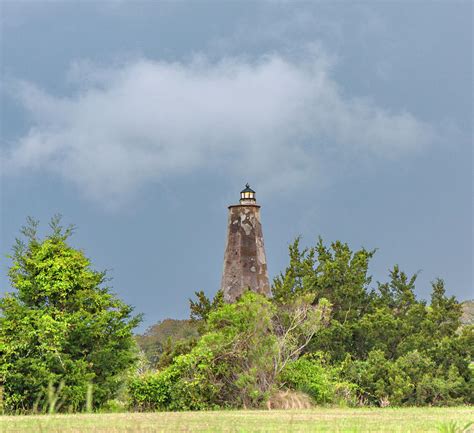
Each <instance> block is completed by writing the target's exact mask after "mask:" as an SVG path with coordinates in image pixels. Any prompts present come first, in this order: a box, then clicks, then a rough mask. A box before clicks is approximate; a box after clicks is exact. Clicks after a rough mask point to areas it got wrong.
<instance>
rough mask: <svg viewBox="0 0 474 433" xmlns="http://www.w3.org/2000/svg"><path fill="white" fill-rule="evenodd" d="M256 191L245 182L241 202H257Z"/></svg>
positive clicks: (241, 192)
mask: <svg viewBox="0 0 474 433" xmlns="http://www.w3.org/2000/svg"><path fill="white" fill-rule="evenodd" d="M256 201H257V200H256V199H255V191H254V190H253V189H252V188H250V185H249V184H248V183H247V184H245V188H244V189H243V190H242V191H240V204H255V203H256Z"/></svg>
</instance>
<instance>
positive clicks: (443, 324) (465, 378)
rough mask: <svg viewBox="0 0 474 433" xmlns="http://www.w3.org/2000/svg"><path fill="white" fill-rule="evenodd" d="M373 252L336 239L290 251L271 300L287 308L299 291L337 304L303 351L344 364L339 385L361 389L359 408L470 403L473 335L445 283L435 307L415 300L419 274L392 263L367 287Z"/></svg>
mask: <svg viewBox="0 0 474 433" xmlns="http://www.w3.org/2000/svg"><path fill="white" fill-rule="evenodd" d="M373 254H374V252H373V251H367V250H365V249H362V250H359V251H356V252H352V251H351V250H350V248H349V247H348V245H347V244H343V243H341V242H335V243H333V244H332V245H331V247H327V246H325V245H324V244H323V242H322V240H321V239H320V240H319V242H318V243H317V245H316V246H315V247H313V248H309V249H301V248H300V246H299V240H296V241H295V243H294V244H293V245H291V247H290V264H289V266H288V268H287V269H286V271H285V272H284V273H282V274H281V275H280V276H279V277H278V278H276V279H275V283H274V290H273V294H274V299H275V302H277V303H286V302H288V301H289V300H291V299H292V298H293V297H294V296H297V295H300V294H301V293H310V294H311V295H313V296H314V299H315V302H317V301H318V299H321V298H323V297H324V298H327V299H328V300H329V301H330V302H331V304H332V315H331V320H330V323H329V326H327V327H324V328H321V329H320V330H319V331H318V332H317V333H316V334H315V336H314V337H313V339H312V341H311V343H310V344H309V345H308V346H307V347H306V351H307V352H309V353H318V352H323V353H325V355H326V356H327V357H329V360H330V364H331V365H332V366H337V367H340V369H341V370H340V371H341V373H340V375H341V377H340V380H342V381H349V382H352V383H353V384H354V385H356V386H357V395H358V399H359V402H360V403H369V404H380V405H389V404H392V405H413V404H435V405H436V404H452V403H460V402H472V401H473V397H474V396H473V382H472V372H471V370H470V369H469V364H470V362H471V360H472V357H473V348H474V336H473V335H474V334H473V328H472V327H469V326H467V327H463V328H460V325H461V322H460V318H461V314H462V309H461V305H460V304H459V303H458V302H457V301H456V299H455V298H454V297H447V296H446V293H445V287H444V283H443V281H442V280H440V279H437V280H435V281H434V282H433V283H432V293H431V302H430V303H429V304H427V303H426V302H425V301H423V300H418V299H417V298H416V296H415V283H416V275H414V276H412V277H408V276H407V275H406V274H405V273H404V272H402V271H400V269H399V268H398V266H395V267H394V268H393V269H392V270H391V272H390V280H389V281H388V282H387V283H377V285H376V288H375V289H371V288H370V284H371V278H370V277H369V275H368V265H369V260H370V258H371V257H372V256H373Z"/></svg>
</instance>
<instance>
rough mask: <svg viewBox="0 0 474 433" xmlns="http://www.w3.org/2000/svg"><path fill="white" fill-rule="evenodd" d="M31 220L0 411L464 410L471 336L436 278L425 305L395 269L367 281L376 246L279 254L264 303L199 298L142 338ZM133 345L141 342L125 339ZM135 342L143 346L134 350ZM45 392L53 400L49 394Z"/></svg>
mask: <svg viewBox="0 0 474 433" xmlns="http://www.w3.org/2000/svg"><path fill="white" fill-rule="evenodd" d="M36 229H37V222H35V221H33V220H30V221H29V225H27V226H26V227H25V228H24V229H23V230H22V233H23V235H24V241H18V242H17V244H16V246H15V248H14V252H13V254H12V262H13V263H12V266H11V268H10V271H9V276H10V280H11V284H12V287H13V289H14V290H13V292H12V293H10V294H7V295H6V296H5V297H3V298H2V299H1V300H0V387H1V388H0V391H1V393H0V395H2V397H1V399H0V402H1V403H0V405H1V406H0V407H1V410H3V411H4V412H8V413H15V412H32V411H47V410H48V407H49V408H51V401H50V397H51V394H54V408H55V410H60V411H82V410H117V409H121V410H126V409H132V410H200V409H215V408H239V407H246V408H250V407H278V404H280V403H281V400H282V399H284V398H286V397H288V398H290V397H291V400H292V401H294V400H295V398H297V397H298V396H299V397H298V398H300V399H306V400H308V401H309V400H311V401H312V402H313V404H342V405H351V406H356V405H374V406H403V405H452V404H463V403H472V402H473V401H474V388H473V381H472V370H471V369H470V365H471V360H472V358H473V352H472V351H473V347H474V332H473V327H472V325H466V326H461V316H462V309H461V305H460V303H459V302H458V301H457V300H456V299H455V298H454V297H448V296H446V293H445V287H444V283H443V281H442V280H440V279H437V280H434V281H433V283H432V290H431V299H430V301H429V302H425V301H423V300H420V299H417V297H416V296H415V283H416V275H414V276H407V275H406V274H405V273H404V272H402V271H401V270H400V269H399V268H398V267H397V266H395V267H394V268H393V269H392V270H391V271H390V274H389V279H388V281H387V282H384V283H379V282H377V283H373V282H372V281H371V278H370V276H369V274H368V266H369V262H370V260H371V258H372V257H373V255H374V251H368V250H365V249H361V250H358V251H352V250H351V249H350V248H349V247H348V245H347V244H344V243H341V242H334V243H332V244H331V245H329V246H327V245H325V244H324V243H323V241H322V240H321V239H320V240H319V241H318V242H317V244H316V245H315V246H314V247H311V248H301V247H300V242H299V240H296V241H295V242H294V243H293V244H292V245H291V246H290V249H289V265H288V267H287V269H286V270H285V271H284V272H282V273H281V274H280V275H279V276H278V277H277V278H276V279H275V280H274V283H273V297H272V298H271V299H266V298H264V297H262V296H260V295H257V294H255V293H253V292H247V293H245V294H244V295H243V296H242V297H241V298H240V299H239V300H238V301H237V302H236V303H234V304H225V303H223V301H222V294H221V293H220V292H217V294H216V296H215V297H214V298H213V299H208V298H207V297H206V296H205V295H204V293H203V292H197V293H196V297H195V298H194V299H193V300H191V302H190V310H191V317H190V320H189V321H185V322H179V321H172V320H167V321H163V322H162V323H160V324H157V325H155V327H153V328H151V329H149V330H148V332H147V333H145V335H143V336H138V337H134V336H133V334H132V332H133V329H134V327H135V326H136V325H137V324H138V323H139V320H140V317H139V316H134V315H133V312H132V308H131V307H129V306H127V305H125V304H124V303H123V302H121V301H120V300H118V299H117V297H116V296H115V295H113V294H112V293H111V291H110V290H109V288H108V287H107V286H106V283H107V278H106V275H105V273H102V272H97V271H94V270H93V269H92V267H91V263H90V261H89V260H88V259H87V258H86V257H85V256H84V254H83V253H82V252H81V251H78V250H75V249H73V248H72V247H71V246H69V245H68V243H67V240H68V237H69V236H70V235H71V234H72V228H66V229H64V228H63V227H61V225H60V221H59V219H58V218H55V219H53V221H52V223H51V229H52V230H51V233H50V234H49V235H48V236H47V237H46V238H44V239H39V238H38V235H37V230H36ZM137 341H138V343H139V345H137V344H136V342H137ZM140 346H141V349H140ZM52 391H53V392H52Z"/></svg>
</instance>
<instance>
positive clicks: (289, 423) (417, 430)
mask: <svg viewBox="0 0 474 433" xmlns="http://www.w3.org/2000/svg"><path fill="white" fill-rule="evenodd" d="M470 421H474V408H472V407H457V408H404V409H391V408H386V409H365V408H364V409H339V408H317V409H309V410H287V411H278V410H275V411H216V412H159V413H125V414H91V415H86V414H84V415H49V416H48V415H43V416H3V417H0V433H33V432H41V433H43V432H44V433H63V432H64V433H89V432H96V433H109V432H110V433H122V432H123V433H125V432H127V433H135V432H137V433H146V432H149V433H151V432H153V433H155V432H163V433H165V432H166V433H168V432H193V433H201V432H209V433H210V432H228V433H231V432H232V433H234V432H235V433H247V432H262V433H263V432H292V433H293V432H304V433H306V432H308V433H309V432H315V433H316V432H318V433H319V432H331V433H333V432H334V433H338V432H339V433H346V432H354V433H355V432H357V433H362V432H380V433H384V432H400V433H402V432H403V433H423V432H434V433H436V432H438V433H458V431H459V432H461V431H462V430H461V429H459V430H458V431H457V430H456V429H454V427H455V424H456V425H457V426H459V427H460V426H462V425H465V424H466V423H468V422H470ZM443 428H444V430H443ZM469 431H472V432H474V430H472V428H471V430H469Z"/></svg>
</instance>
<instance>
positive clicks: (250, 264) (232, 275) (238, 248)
mask: <svg viewBox="0 0 474 433" xmlns="http://www.w3.org/2000/svg"><path fill="white" fill-rule="evenodd" d="M221 289H222V292H223V294H224V300H225V301H226V302H235V301H236V300H237V299H238V298H239V297H240V296H241V295H242V293H244V291H246V290H252V291H254V292H257V293H260V294H262V295H265V296H269V295H270V283H269V281H268V271H267V260H266V257H265V247H264V243H263V232H262V224H261V222H260V206H259V205H258V204H257V201H256V199H255V191H254V190H253V189H252V188H250V186H249V184H247V185H245V189H243V190H242V191H241V192H240V203H239V204H236V205H231V206H229V217H228V222H227V244H226V248H225V255H224V271H223V273H222V284H221Z"/></svg>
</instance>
